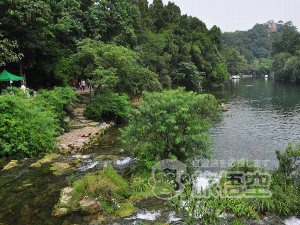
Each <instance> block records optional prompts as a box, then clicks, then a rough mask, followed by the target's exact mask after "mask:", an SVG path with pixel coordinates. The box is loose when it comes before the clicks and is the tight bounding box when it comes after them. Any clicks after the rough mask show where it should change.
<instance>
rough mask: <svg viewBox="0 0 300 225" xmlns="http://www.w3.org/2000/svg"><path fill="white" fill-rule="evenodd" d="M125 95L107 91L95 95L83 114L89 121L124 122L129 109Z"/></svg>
mask: <svg viewBox="0 0 300 225" xmlns="http://www.w3.org/2000/svg"><path fill="white" fill-rule="evenodd" d="M128 99H129V98H128V96H127V95H126V94H123V95H119V94H118V93H111V92H109V91H106V92H104V93H103V94H100V95H95V96H94V97H93V98H92V102H91V103H90V104H88V105H87V106H86V108H85V110H84V112H83V114H84V116H86V117H87V118H89V119H92V120H96V121H101V120H107V121H112V120H113V121H117V122H122V121H125V120H126V119H127V117H128V115H129V112H130V109H131V103H130V102H129V101H128Z"/></svg>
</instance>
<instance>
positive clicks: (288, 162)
mask: <svg viewBox="0 0 300 225" xmlns="http://www.w3.org/2000/svg"><path fill="white" fill-rule="evenodd" d="M276 155H277V159H278V161H279V167H278V172H279V173H282V174H284V175H285V177H289V176H291V175H292V174H293V173H294V174H295V173H296V174H299V172H300V143H296V144H295V146H294V147H293V146H292V145H291V144H289V145H288V147H287V148H286V149H285V151H284V152H282V153H281V152H280V151H279V150H276Z"/></svg>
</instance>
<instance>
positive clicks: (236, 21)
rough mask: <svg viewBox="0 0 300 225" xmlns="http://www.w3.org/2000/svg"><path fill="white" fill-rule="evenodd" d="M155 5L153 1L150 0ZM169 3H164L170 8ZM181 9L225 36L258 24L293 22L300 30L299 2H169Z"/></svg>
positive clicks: (288, 0)
mask: <svg viewBox="0 0 300 225" xmlns="http://www.w3.org/2000/svg"><path fill="white" fill-rule="evenodd" d="M148 1H149V3H152V2H153V1H152V0H148ZM168 2H169V0H163V3H164V5H167V4H168ZM170 2H174V3H175V5H177V6H179V7H180V9H181V14H182V15H183V14H187V15H188V16H193V17H197V18H199V19H200V20H202V21H203V22H204V23H205V24H206V26H207V28H208V29H210V28H211V27H212V26H213V25H216V26H218V27H219V28H220V29H221V31H222V32H227V31H236V30H240V31H246V30H249V29H251V28H252V27H253V26H254V25H255V24H256V23H259V24H263V23H266V22H267V21H269V20H274V21H275V22H276V23H277V22H278V21H280V20H282V21H283V22H284V23H285V22H287V21H292V22H293V24H294V26H296V27H297V28H298V30H300V1H299V0H173V1H172V0H170Z"/></svg>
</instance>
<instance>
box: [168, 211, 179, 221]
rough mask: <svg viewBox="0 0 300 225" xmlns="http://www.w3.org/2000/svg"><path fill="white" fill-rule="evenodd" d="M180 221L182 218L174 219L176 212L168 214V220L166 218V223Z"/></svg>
mask: <svg viewBox="0 0 300 225" xmlns="http://www.w3.org/2000/svg"><path fill="white" fill-rule="evenodd" d="M181 219H182V218H179V217H176V212H170V214H169V218H168V222H167V223H171V222H176V221H180V220H181Z"/></svg>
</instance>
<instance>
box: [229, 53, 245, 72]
mask: <svg viewBox="0 0 300 225" xmlns="http://www.w3.org/2000/svg"><path fill="white" fill-rule="evenodd" d="M224 55H225V59H226V66H227V70H228V72H229V73H230V74H239V73H241V72H243V71H244V70H245V69H246V67H247V60H246V59H245V57H244V56H243V55H241V54H240V53H239V52H238V50H237V49H234V48H226V49H224Z"/></svg>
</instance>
